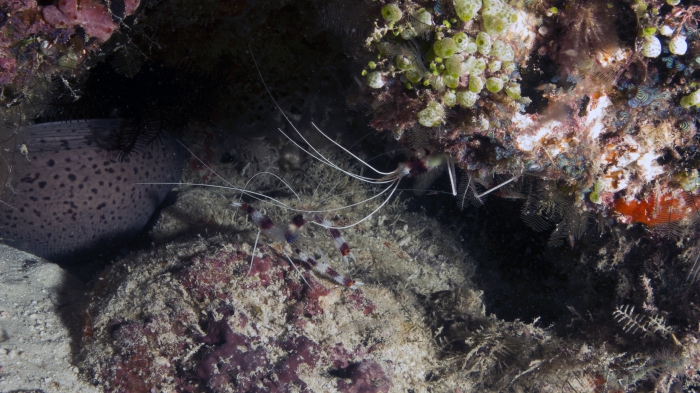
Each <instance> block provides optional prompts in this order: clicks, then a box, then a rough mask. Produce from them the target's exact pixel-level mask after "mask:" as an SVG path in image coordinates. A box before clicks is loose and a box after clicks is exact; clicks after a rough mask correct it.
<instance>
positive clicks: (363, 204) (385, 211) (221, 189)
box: [181, 90, 459, 286]
mask: <svg viewBox="0 0 700 393" xmlns="http://www.w3.org/2000/svg"><path fill="white" fill-rule="evenodd" d="M268 91H269V90H268ZM270 97H272V94H270ZM273 100H274V98H273ZM275 105H276V109H277V111H278V112H279V113H281V114H282V115H283V117H284V120H285V121H286V122H287V124H288V125H289V126H290V127H291V131H290V132H293V133H295V134H296V136H297V140H295V139H292V138H291V137H289V135H288V134H287V133H284V131H282V130H280V132H281V133H282V134H283V135H285V136H286V137H287V138H285V139H283V142H281V144H280V145H277V146H275V147H274V148H272V147H267V148H266V152H265V153H263V155H265V156H267V158H266V159H270V160H271V161H274V158H270V157H274V156H280V155H282V151H283V150H285V149H289V148H294V149H298V150H299V152H301V153H300V154H302V155H304V156H305V157H306V163H304V164H303V169H302V170H296V171H292V172H291V173H287V174H284V175H282V173H281V172H280V171H278V170H276V168H270V170H263V169H264V168H263V167H262V166H258V168H255V169H254V170H253V172H254V173H253V174H252V177H246V176H244V175H243V173H241V172H239V171H238V170H236V169H235V168H234V167H236V165H219V164H221V163H212V162H209V161H207V160H206V159H204V158H205V157H202V158H203V160H199V159H195V160H197V161H196V164H197V166H198V167H199V169H198V170H197V169H196V168H189V169H190V170H192V169H194V170H195V172H194V173H190V174H189V175H188V174H187V173H186V174H185V176H184V177H183V183H181V185H182V186H188V187H189V186H192V187H199V188H200V190H199V191H193V192H202V193H203V192H204V191H203V189H210V190H211V191H214V192H215V193H216V194H217V195H218V197H217V198H215V199H218V200H216V201H213V200H212V202H211V205H212V206H210V207H212V208H214V209H216V210H217V213H215V214H212V213H211V211H210V212H205V211H201V212H200V213H198V215H199V217H198V218H197V220H198V221H205V222H206V221H210V222H212V223H214V224H215V225H217V226H219V227H230V226H231V224H232V223H235V225H240V226H241V227H242V228H246V229H250V228H251V225H250V223H247V224H246V223H244V222H242V221H245V220H247V219H248V216H249V215H250V214H245V213H244V214H240V209H241V208H242V207H245V208H246V210H248V209H249V207H250V208H252V209H254V210H251V211H250V212H253V214H256V213H255V212H260V215H259V216H257V217H258V218H259V219H258V221H257V222H258V224H257V225H256V226H257V228H255V229H261V232H262V233H263V234H266V235H267V237H268V238H271V240H273V241H277V243H280V244H282V246H283V247H287V248H286V253H287V257H289V258H290V259H291V257H293V255H294V254H295V253H296V250H297V249H299V251H300V252H302V253H303V254H304V257H309V256H312V255H313V254H315V255H316V256H319V255H320V256H321V257H320V258H316V257H314V259H316V260H321V261H322V260H323V255H329V256H334V255H337V254H336V253H338V251H339V250H340V251H341V252H340V253H341V255H342V254H343V253H344V252H343V251H342V250H341V248H342V247H343V243H345V241H342V240H340V239H341V238H339V237H338V236H337V235H336V234H337V233H340V234H341V236H343V237H344V238H345V239H346V240H347V243H349V248H350V250H351V252H353V253H354V256H355V257H356V258H355V259H356V260H357V263H354V262H355V261H354V259H353V258H351V260H353V263H352V264H349V265H348V264H346V269H347V268H350V269H354V270H355V271H358V269H360V270H363V269H364V270H369V268H368V267H367V266H366V262H367V261H372V262H377V257H376V255H377V253H374V254H373V255H367V251H368V248H367V247H366V244H367V241H360V242H358V241H357V238H354V236H355V235H357V234H360V235H361V234H365V233H367V234H368V233H371V232H372V231H376V230H377V229H378V228H380V227H382V229H383V228H384V227H386V228H389V229H390V230H388V231H384V230H382V232H383V234H382V236H374V237H373V239H372V241H371V243H376V240H379V239H381V238H386V239H387V241H383V242H379V244H380V245H381V246H383V248H385V249H386V250H382V252H380V253H383V251H390V254H393V255H394V257H396V256H399V258H407V257H409V256H407V255H406V253H405V252H403V251H402V250H401V247H404V246H406V245H410V244H411V243H413V242H416V241H421V242H422V241H424V240H425V239H426V238H425V237H424V238H420V237H419V236H417V235H410V233H411V232H413V231H414V230H415V231H419V232H420V231H422V230H426V225H425V224H418V225H416V226H414V225H409V224H408V223H407V222H406V220H405V219H403V218H401V217H396V218H395V219H392V218H391V217H392V216H397V215H399V213H400V212H402V211H403V203H404V202H403V201H402V200H401V199H399V198H395V196H396V194H398V193H400V192H401V189H400V188H399V183H400V182H401V181H402V179H403V178H405V177H412V176H416V175H418V174H419V173H421V172H427V171H434V170H437V168H438V167H440V166H441V165H442V166H443V167H445V166H446V167H448V168H451V170H449V171H448V173H449V174H450V175H451V178H452V182H451V183H452V184H454V178H455V174H454V169H453V166H452V165H451V163H450V162H449V160H448V159H447V157H446V156H444V155H438V154H430V153H429V152H425V151H422V152H419V154H416V155H414V156H412V157H411V158H409V159H408V160H406V161H404V162H402V163H400V164H398V165H397V167H396V169H395V170H393V171H381V170H378V169H376V168H374V167H372V166H371V165H370V164H369V163H368V162H367V161H365V160H363V159H362V158H360V157H359V156H358V155H356V154H354V153H352V152H350V151H349V150H348V149H345V148H344V147H343V146H341V145H340V144H339V143H336V141H335V140H333V139H332V138H331V137H330V136H328V135H327V134H326V133H324V132H323V131H321V129H320V127H318V126H317V125H316V124H315V123H312V126H313V129H314V132H316V133H317V135H319V136H322V137H323V139H324V140H327V141H328V142H329V143H328V145H329V147H330V148H331V149H332V150H328V149H326V148H321V147H316V146H318V144H317V143H314V144H312V143H311V142H309V140H308V137H305V136H304V135H303V133H302V132H301V130H299V129H298V128H297V127H296V126H295V125H294V123H293V122H292V119H290V118H289V116H288V115H287V114H286V113H285V111H284V110H283V109H282V108H281V106H280V105H279V104H277V102H276V101H275ZM298 140H300V141H298ZM237 143H238V147H237V150H238V151H239V152H241V151H245V150H246V149H248V150H250V149H261V148H262V147H261V143H260V141H250V140H243V139H240V140H238V142H237ZM197 149H199V148H198V147H197V146H196V145H195V146H194V147H193V150H194V151H193V154H200V153H201V151H198V150H197ZM204 161H207V162H206V163H205V162H204ZM238 164H239V165H238V166H237V168H238V169H240V168H241V167H243V168H246V169H251V167H250V166H249V164H250V162H247V163H244V162H240V163H238ZM210 165H211V166H210ZM268 166H270V167H271V166H274V165H273V164H268ZM363 168H364V169H366V168H369V169H370V170H372V171H375V174H374V176H367V175H364V174H363ZM274 172H276V173H277V174H275V173H274ZM278 174H279V175H278ZM282 178H283V179H284V180H282ZM214 179H215V180H214ZM201 180H206V181H205V182H202V181H201ZM210 180H211V181H210ZM203 183H207V184H203ZM285 183H286V184H285ZM278 186H279V187H278ZM443 193H447V194H454V192H452V193H451V192H449V191H443ZM222 196H223V197H222ZM241 196H244V197H245V198H244V199H243V200H242V199H241ZM224 198H227V199H224ZM224 201H225V202H224ZM231 202H233V203H234V204H235V205H234V206H231ZM244 203H245V204H246V205H244ZM214 205H216V207H214ZM312 207H313V208H312ZM208 208H209V207H208V206H206V204H203V206H200V207H198V209H200V210H205V209H208ZM247 212H248V211H247ZM250 212H248V213H250ZM292 216H294V217H296V218H303V219H304V224H306V225H304V226H305V227H317V229H320V232H321V233H322V234H321V235H320V236H322V237H323V240H322V241H319V242H318V243H319V244H316V243H317V242H316V240H315V239H316V238H317V237H318V236H319V233H318V230H316V231H307V233H305V234H304V235H301V236H299V235H298V233H299V231H298V227H299V225H296V223H295V219H294V218H291V217H292ZM207 217H208V218H207ZM268 218H269V222H274V223H275V224H273V226H271V227H269V228H262V227H261V225H260V223H262V222H263V221H261V220H265V221H268ZM417 221H420V220H417ZM254 222H255V220H254ZM289 222H291V224H290V225H287V224H286V223H289ZM308 222H310V223H311V224H313V225H308ZM336 231H342V232H336ZM256 232H257V231H256ZM285 232H288V233H287V235H290V237H289V239H290V240H293V241H292V242H288V241H287V239H288V237H287V236H285ZM331 232H334V233H331ZM386 232H391V233H386ZM432 232H437V230H434V231H432ZM329 234H330V235H331V236H330V237H331V239H332V240H334V242H333V243H334V245H335V246H334V247H328V246H327V243H329V242H328V237H329ZM254 237H255V238H256V240H253V238H251V239H250V243H251V244H253V245H254V246H255V245H257V242H258V241H259V240H260V238H261V237H260V236H259V233H258V234H256V236H254ZM392 238H394V239H396V241H391V239H392ZM290 243H297V244H301V245H302V247H297V246H295V244H290ZM438 243H440V244H442V242H438ZM324 244H326V246H324ZM453 247H458V245H457V244H454V245H452V244H451V245H442V246H441V248H443V249H444V248H453ZM427 248H431V247H427ZM278 249H279V250H281V249H280V248H278ZM358 252H359V253H358ZM423 252H424V251H421V253H423ZM370 253H372V252H370ZM434 254H436V256H437V257H438V259H441V258H442V256H441V254H443V253H442V252H440V251H439V250H438V251H435V252H434ZM297 255H299V254H297ZM345 256H349V255H345ZM304 257H302V260H303V259H304ZM312 257H313V256H312ZM455 258H459V257H458V256H455ZM331 259H333V258H331ZM319 267H320V272H321V273H324V272H328V271H327V270H326V266H325V265H319ZM317 270H319V269H317ZM448 270H449V269H448ZM418 274H419V275H422V274H424V273H423V272H419V273H418ZM415 275H416V273H415V272H412V273H410V274H407V275H406V276H405V277H411V276H414V277H415ZM326 276H328V275H327V274H326ZM343 276H344V275H339V276H337V277H338V279H336V280H334V281H336V282H337V283H339V284H341V285H345V286H352V285H353V284H351V283H350V279H348V280H347V281H343V280H342V279H341V277H343ZM331 278H333V276H331ZM346 278H347V277H346ZM343 283H345V284H343ZM346 284H350V285H346ZM431 285H433V284H431ZM441 285H442V284H441ZM433 286H434V285H433Z"/></svg>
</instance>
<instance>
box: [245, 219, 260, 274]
mask: <svg viewBox="0 0 700 393" xmlns="http://www.w3.org/2000/svg"><path fill="white" fill-rule="evenodd" d="M259 238H260V228H258V234H257V235H255V244H253V250H252V251H251V252H250V254H251V255H250V266H248V273H246V274H245V275H246V277H247V276H248V275H250V271H251V270H253V260H254V259H255V248H256V247H258V239H259Z"/></svg>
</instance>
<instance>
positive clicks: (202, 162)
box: [137, 141, 233, 187]
mask: <svg viewBox="0 0 700 393" xmlns="http://www.w3.org/2000/svg"><path fill="white" fill-rule="evenodd" d="M177 143H179V144H180V145H181V146H182V147H184V148H185V150H187V151H188V152H189V153H190V154H192V157H194V158H196V159H197V161H199V163H200V164H202V165H204V167H205V168H207V169H209V172H211V173H213V174H214V175H216V177H218V178H219V179H221V180H223V181H224V183H226V184H228V185H229V186H231V187H233V184H231V183H229V182H228V180H226V179H224V178H223V177H221V176H220V175H219V174H218V173H216V171H214V170H213V169H211V167H210V166H209V165H207V164H206V163H204V161H202V160H201V159H200V158H199V157H197V155H196V154H194V153H193V152H192V150H190V149H189V148H188V147H187V146H185V144H184V143H182V142H180V141H177ZM137 184H138V183H137Z"/></svg>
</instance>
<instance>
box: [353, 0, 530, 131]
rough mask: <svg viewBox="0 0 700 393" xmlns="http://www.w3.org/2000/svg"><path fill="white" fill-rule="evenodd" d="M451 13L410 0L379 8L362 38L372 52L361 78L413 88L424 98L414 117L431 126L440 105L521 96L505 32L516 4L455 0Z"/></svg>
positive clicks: (441, 113)
mask: <svg viewBox="0 0 700 393" xmlns="http://www.w3.org/2000/svg"><path fill="white" fill-rule="evenodd" d="M454 10H455V12H456V14H457V18H449V19H448V18H447V16H446V13H445V12H444V10H441V9H440V8H439V7H433V8H423V7H420V6H418V5H416V4H413V3H411V2H404V3H400V4H399V3H388V4H384V5H383V6H382V8H381V20H380V21H379V22H378V23H377V28H376V29H375V31H374V33H373V35H372V37H370V39H368V41H367V46H368V48H369V49H370V50H371V51H374V52H377V53H378V57H377V60H376V61H371V62H369V63H368V64H367V67H366V68H365V70H364V71H363V76H364V77H365V82H366V84H367V86H369V87H370V88H373V89H381V88H384V87H385V86H386V85H387V83H397V82H399V83H401V84H402V85H403V86H404V87H405V89H407V90H413V89H418V90H419V94H421V97H422V98H423V99H424V101H425V105H424V109H423V110H421V111H419V112H418V113H417V120H418V122H419V123H420V124H421V125H423V126H426V127H435V126H438V125H440V124H442V123H443V122H444V121H445V107H449V108H451V107H454V106H461V107H463V108H473V107H474V106H475V105H476V104H477V102H478V101H479V99H482V98H486V97H488V96H489V95H490V94H500V95H503V96H507V97H508V98H509V99H510V100H518V99H520V98H521V90H520V84H519V83H518V82H517V78H518V73H517V66H516V64H515V62H514V60H515V52H514V49H513V45H514V42H511V41H512V38H510V37H506V32H507V31H508V30H509V29H510V28H511V27H512V26H513V25H514V24H516V23H517V22H518V18H519V16H518V13H517V11H516V10H515V9H514V8H513V7H511V6H509V5H508V4H506V3H505V2H503V1H501V0H485V1H482V0H457V1H455V2H454Z"/></svg>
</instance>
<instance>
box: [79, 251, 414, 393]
mask: <svg viewBox="0 0 700 393" xmlns="http://www.w3.org/2000/svg"><path fill="white" fill-rule="evenodd" d="M182 247H183V248H181V249H172V250H171V251H164V252H161V253H158V255H150V254H144V255H141V256H139V257H137V258H134V259H133V260H130V261H124V262H122V263H119V264H117V265H115V266H113V267H112V268H111V269H110V271H108V272H106V273H104V276H103V279H102V280H97V281H96V282H97V284H96V285H95V288H94V290H93V303H92V304H91V306H90V308H89V309H88V311H87V313H86V315H89V321H86V324H88V325H89V326H91V329H90V331H91V334H90V335H85V337H84V338H83V346H82V357H83V359H84V361H83V363H82V364H84V365H85V367H86V368H87V370H88V372H89V373H90V374H91V376H92V378H93V380H94V382H95V383H97V384H99V385H101V386H102V387H104V389H105V391H107V392H124V391H129V392H150V391H154V390H155V391H182V392H201V391H210V392H288V391H298V392H316V391H323V387H324V386H326V387H331V386H332V387H335V389H337V391H340V392H343V393H386V392H388V391H389V389H390V388H391V387H392V386H395V384H396V378H400V379H402V380H410V378H411V377H412V376H410V375H408V374H410V372H411V367H410V366H409V364H411V363H412V362H414V361H415V358H416V356H418V357H420V356H425V355H421V353H422V352H421V350H417V349H416V348H415V345H416V344H414V342H412V341H411V342H409V341H407V337H405V334H406V330H404V327H405V323H404V322H397V321H396V320H395V319H396V318H397V316H398V315H399V313H398V312H397V311H396V310H394V309H392V307H393V306H394V305H395V303H396V300H394V299H393V297H391V295H390V294H389V292H387V291H385V290H382V289H373V288H366V291H369V292H364V293H363V292H362V291H360V290H349V289H347V288H340V287H335V286H334V285H333V284H332V283H331V282H326V281H324V280H322V279H318V278H317V277H315V276H313V275H311V274H310V273H309V271H308V270H307V269H305V267H304V266H303V264H302V263H301V262H300V261H297V263H298V268H299V270H300V271H301V272H302V274H303V275H304V277H305V280H306V282H304V281H302V280H301V278H300V277H299V273H298V272H297V271H296V270H295V269H294V268H292V267H291V266H290V264H289V262H288V261H286V260H285V259H282V258H280V257H279V256H278V255H277V253H276V252H275V251H274V249H272V248H269V247H267V246H263V247H260V248H258V249H257V250H256V251H255V257H254V258H253V263H252V267H251V266H250V265H249V264H250V253H251V250H250V247H249V246H245V245H244V246H240V245H235V244H227V245H225V246H224V247H223V248H221V247H212V249H210V250H201V248H202V247H201V243H200V244H195V245H192V244H189V245H187V246H186V247H185V246H182ZM197 248H199V250H197V251H196V252H194V251H193V249H197ZM184 255H190V256H189V257H187V256H184ZM249 269H250V270H249ZM129 271H130V272H129ZM127 272H129V273H128V274H126V273H127ZM377 296H379V297H377ZM377 299H381V303H375V302H376V301H377ZM380 315H381V316H380ZM392 318H393V319H392ZM355 323H358V324H360V325H361V326H364V328H363V329H360V330H357V331H354V330H353V329H348V327H347V326H353V324H355ZM410 334H416V332H415V331H413V332H411V333H410ZM427 337H428V336H426V338H425V340H423V339H421V340H420V341H417V342H424V341H428V340H427ZM397 354H400V355H397ZM404 355H405V356H406V359H403V358H401V356H404ZM397 356H398V357H397ZM424 373H425V370H423V371H419V372H416V373H415V375H414V377H416V378H418V380H419V381H420V380H421V379H422V380H423V381H424V380H425V379H424V378H425V377H424V376H422V375H423V374H424Z"/></svg>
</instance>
